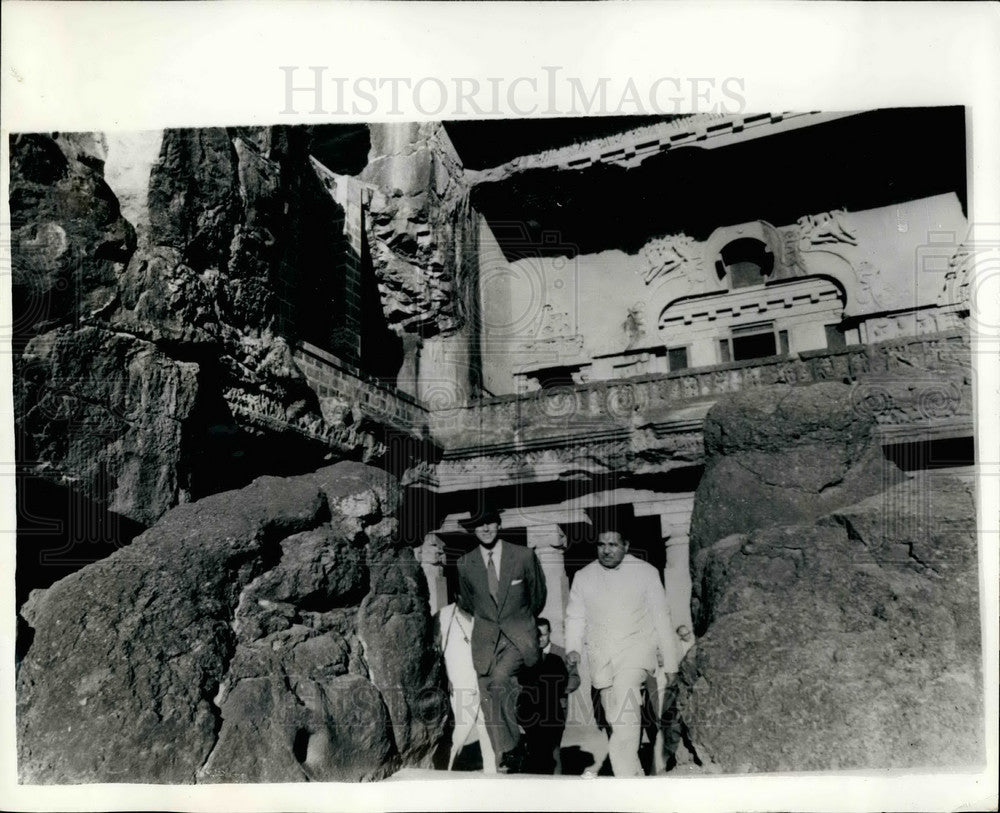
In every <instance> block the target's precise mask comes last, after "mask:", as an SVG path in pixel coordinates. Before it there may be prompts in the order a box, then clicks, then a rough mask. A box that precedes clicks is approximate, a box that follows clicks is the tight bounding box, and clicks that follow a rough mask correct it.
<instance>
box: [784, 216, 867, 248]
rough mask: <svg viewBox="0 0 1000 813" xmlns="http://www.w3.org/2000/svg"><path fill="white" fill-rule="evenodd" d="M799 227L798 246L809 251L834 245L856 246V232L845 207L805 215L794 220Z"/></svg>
mask: <svg viewBox="0 0 1000 813" xmlns="http://www.w3.org/2000/svg"><path fill="white" fill-rule="evenodd" d="M796 225H797V226H798V229H799V240H798V248H799V250H800V251H810V250H811V249H815V248H818V247H827V246H835V245H848V246H856V245H857V244H858V237H857V233H856V231H855V229H854V227H853V226H852V224H851V223H850V220H849V216H848V214H847V210H846V209H834V210H832V211H830V212H821V213H820V214H815V215H805V216H804V217H800V218H799V219H798V220H797V221H796Z"/></svg>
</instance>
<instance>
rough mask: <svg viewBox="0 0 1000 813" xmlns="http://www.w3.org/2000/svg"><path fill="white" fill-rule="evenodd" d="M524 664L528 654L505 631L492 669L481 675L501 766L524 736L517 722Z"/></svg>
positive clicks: (487, 716)
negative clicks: (515, 644)
mask: <svg viewBox="0 0 1000 813" xmlns="http://www.w3.org/2000/svg"><path fill="white" fill-rule="evenodd" d="M523 667H524V658H523V657H522V656H521V653H520V651H519V650H518V648H517V647H516V646H514V644H513V643H512V642H511V641H510V640H509V639H508V638H507V637H506V636H504V635H501V636H500V640H499V641H498V642H497V648H496V651H495V652H494V653H493V663H492V664H491V665H490V671H489V672H488V673H487V674H485V675H480V676H479V703H480V706H481V707H482V710H483V721H484V722H485V723H486V731H487V732H488V733H489V735H490V743H491V744H492V745H493V751H494V752H495V753H496V758H497V766H498V767H499V763H500V760H501V759H502V758H503V756H504V754H507V753H509V752H510V751H513V750H514V748H516V747H517V744H518V743H519V742H520V740H521V729H520V728H519V727H518V725H517V699H518V696H519V695H520V693H521V684H520V682H519V681H518V679H517V677H518V674H519V673H520V671H521V669H522V668H523Z"/></svg>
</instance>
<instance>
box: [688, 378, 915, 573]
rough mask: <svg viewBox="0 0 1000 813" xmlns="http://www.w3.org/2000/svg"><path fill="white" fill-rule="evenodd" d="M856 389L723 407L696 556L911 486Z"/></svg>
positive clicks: (697, 527) (698, 516) (715, 428)
mask: <svg viewBox="0 0 1000 813" xmlns="http://www.w3.org/2000/svg"><path fill="white" fill-rule="evenodd" d="M875 429H876V421H875V418H874V417H873V416H872V415H871V414H870V413H868V412H866V411H863V410H859V409H857V408H856V405H855V402H854V399H853V398H852V389H851V387H850V386H849V385H847V384H842V383H836V382H828V383H820V384H813V385H811V386H805V387H786V386H774V387H761V388H758V389H753V390H746V391H744V392H741V393H737V394H734V395H732V396H729V397H727V398H724V399H722V400H720V401H719V402H718V403H717V404H716V405H715V406H714V407H713V408H712V409H711V410H710V411H709V413H708V415H707V416H706V418H705V428H704V439H705V458H706V463H705V474H704V476H703V477H702V479H701V482H700V483H699V485H698V490H697V491H696V493H695V506H694V512H693V514H692V516H691V552H692V555H694V554H695V553H696V552H697V551H698V550H700V549H701V548H703V547H705V546H706V545H710V544H711V543H713V542H715V541H716V540H718V539H722V538H723V537H726V536H729V535H730V534H733V533H743V532H746V531H750V530H752V529H754V528H766V527H769V526H774V525H790V524H797V523H802V522H808V521H811V520H813V519H815V518H817V517H819V516H821V515H823V514H826V513H828V512H829V511H831V510H833V509H835V508H840V507H842V506H846V505H850V504H851V503H854V502H857V501H858V500H860V499H863V498H864V497H868V496H870V495H872V494H876V493H878V492H880V491H883V490H884V489H886V488H888V487H890V486H892V485H893V484H895V483H897V482H899V481H900V480H901V479H902V474H901V472H900V471H899V470H898V469H897V468H896V467H895V466H894V465H893V464H892V463H890V462H888V461H886V460H885V458H884V456H883V454H882V450H881V447H880V445H879V444H878V442H877V439H876V437H875Z"/></svg>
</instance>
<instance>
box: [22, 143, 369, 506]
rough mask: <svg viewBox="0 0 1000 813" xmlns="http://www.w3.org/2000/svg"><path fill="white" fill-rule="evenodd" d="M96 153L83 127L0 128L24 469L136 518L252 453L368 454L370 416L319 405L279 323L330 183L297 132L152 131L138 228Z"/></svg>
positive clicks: (242, 469) (201, 489) (285, 464)
mask: <svg viewBox="0 0 1000 813" xmlns="http://www.w3.org/2000/svg"><path fill="white" fill-rule="evenodd" d="M104 158H105V145H104V142H103V140H102V138H101V137H100V136H95V135H93V134H60V135H58V136H53V135H22V136H15V137H13V138H12V141H11V215H12V230H13V237H14V239H13V246H12V248H13V277H14V294H15V297H14V313H15V317H16V320H17V324H16V325H15V342H14V344H15V401H16V406H17V408H16V413H15V422H16V426H17V440H18V458H19V460H21V461H22V462H24V463H25V464H27V470H28V471H29V472H30V473H32V474H34V475H36V476H40V477H43V478H47V479H50V480H54V481H56V482H59V483H61V484H64V485H70V486H71V487H75V488H79V489H81V490H82V491H83V492H84V493H85V494H86V495H87V496H88V497H90V498H91V499H94V500H95V501H98V502H100V503H101V504H103V505H105V506H106V507H107V508H108V509H109V510H111V511H114V512H117V513H120V514H122V515H124V516H126V517H128V518H130V519H133V520H136V521H138V522H140V523H143V524H149V523H152V522H154V521H155V520H156V519H157V518H158V517H159V516H161V515H162V514H163V512H164V511H166V510H167V509H168V508H169V507H171V506H173V505H176V504H177V503H179V502H185V501H188V500H190V499H192V498H197V497H199V496H203V495H205V494H208V493H213V492H215V491H219V490H220V489H225V488H231V487H234V486H236V485H242V484H244V483H246V482H248V481H249V480H250V479H251V478H252V477H253V476H254V475H255V474H257V473H262V472H263V471H278V472H289V471H295V470H298V471H302V470H308V469H309V468H312V467H315V466H316V465H318V464H319V463H320V462H321V461H322V460H323V459H324V456H326V455H332V456H333V457H334V458H337V457H344V456H350V457H356V458H362V459H366V460H370V459H372V458H375V457H378V455H379V454H381V453H382V452H383V451H384V444H382V442H381V440H380V436H379V435H378V429H377V427H372V426H370V425H368V426H365V427H361V426H360V425H359V424H358V423H357V422H356V421H354V420H353V419H352V417H351V415H350V411H349V410H348V411H343V412H342V413H340V414H339V415H335V414H334V413H333V412H331V411H330V410H326V411H325V412H324V410H322V409H321V407H320V404H319V402H318V399H317V397H316V394H315V393H314V392H313V390H312V389H310V387H309V386H308V384H307V382H306V380H305V378H304V376H303V375H302V373H301V372H300V370H299V369H298V367H297V366H296V364H295V362H294V360H293V358H292V353H291V349H290V345H289V341H290V339H289V337H288V336H286V334H287V333H288V331H287V330H283V329H281V326H280V325H279V324H278V321H279V311H280V309H281V307H283V305H282V297H284V298H285V299H287V298H288V296H289V295H290V294H289V290H294V284H295V283H294V282H289V281H288V280H289V279H290V277H289V275H290V274H291V273H292V271H293V270H296V269H298V271H296V273H300V272H301V273H306V272H310V271H312V270H313V269H314V268H315V267H316V265H317V263H316V261H315V258H313V257H311V256H302V255H301V253H300V245H299V244H300V243H301V239H300V238H301V229H302V225H301V224H302V223H303V222H305V221H309V219H310V217H313V215H312V214H310V213H309V212H303V211H301V210H300V209H303V208H308V205H309V204H303V203H302V201H303V200H304V199H305V198H306V197H307V196H305V195H304V192H303V190H312V191H313V193H314V197H313V198H310V200H315V199H321V198H322V197H324V196H325V195H326V193H325V191H324V190H323V188H322V184H321V183H320V181H319V180H318V179H317V178H316V177H315V172H314V170H313V168H312V165H311V164H310V161H309V156H308V145H307V143H306V135H305V134H304V132H300V131H294V130H288V129H285V128H233V129H229V130H227V129H221V128H208V129H200V130H169V131H166V132H165V133H164V134H163V138H162V143H161V147H160V154H159V159H158V160H157V161H156V163H155V164H154V165H153V168H152V171H151V173H150V179H149V190H148V195H146V196H144V197H143V198H142V200H140V199H139V198H137V199H136V200H135V201H132V203H133V206H139V205H140V204H142V202H143V201H145V203H144V205H145V206H146V211H145V212H144V213H143V217H142V222H143V231H142V240H141V241H140V242H139V244H138V246H137V241H136V235H135V231H134V229H133V228H132V226H131V225H130V224H129V223H128V222H127V221H125V220H124V219H123V218H122V217H121V214H120V210H119V206H118V201H117V199H116V197H115V195H114V193H113V192H112V191H111V189H110V188H109V187H108V185H107V183H105V181H104V178H103V168H104ZM297 207H298V208H297ZM324 214H327V213H326V211H325V210H324ZM309 222H311V221H309ZM335 227H336V224H335V223H333V224H331V228H335ZM317 250H319V249H317ZM293 276H294V275H293ZM289 286H291V288H289ZM285 304H286V305H287V303H285ZM292 332H294V331H292ZM294 338H295V337H294V336H292V337H291V339H292V340H293V339H294ZM297 461H298V462H297Z"/></svg>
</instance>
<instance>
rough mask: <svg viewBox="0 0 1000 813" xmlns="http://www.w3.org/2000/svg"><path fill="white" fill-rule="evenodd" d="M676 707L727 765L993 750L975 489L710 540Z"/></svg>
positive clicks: (841, 764)
mask: <svg viewBox="0 0 1000 813" xmlns="http://www.w3.org/2000/svg"><path fill="white" fill-rule="evenodd" d="M695 567H696V571H697V576H698V577H697V580H696V582H695V592H696V595H697V597H698V599H699V603H700V606H701V611H702V614H703V618H702V623H703V625H704V626H705V627H706V629H705V632H704V633H703V635H702V636H701V637H700V638H699V639H698V642H697V646H696V647H695V649H694V650H692V652H691V653H690V654H689V655H688V657H687V659H686V660H685V662H684V663H683V665H682V669H681V677H680V681H679V686H678V689H679V692H680V700H679V711H680V716H681V718H682V719H683V720H684V723H685V725H686V727H687V736H688V739H689V741H690V742H691V743H692V744H693V749H694V751H695V752H696V753H697V756H698V759H699V761H701V762H702V763H703V764H705V765H707V766H714V768H715V769H716V770H723V771H733V772H748V771H818V770H860V769H865V770H871V769H876V770H884V769H904V768H906V769H923V770H927V769H942V768H955V767H962V766H965V767H968V766H972V765H976V764H980V763H981V762H982V760H983V759H984V758H985V756H984V755H985V751H984V747H985V743H984V738H983V728H982V720H983V713H984V710H983V687H982V676H981V667H980V663H981V661H980V651H981V650H980V625H979V603H978V570H977V550H976V532H975V511H974V508H973V501H972V494H971V489H970V488H969V487H968V486H967V485H965V484H963V483H962V482H960V481H958V480H956V479H954V478H951V477H948V476H939V477H931V476H926V475H925V476H923V477H921V478H918V479H915V480H912V481H910V482H906V483H901V484H899V485H896V486H893V487H892V488H890V489H888V490H887V491H885V492H884V493H882V494H879V495H876V496H874V497H870V498H868V499H867V500H864V501H862V502H860V503H858V504H856V505H854V506H850V507H848V508H845V509H843V510H840V511H836V512H834V513H832V514H830V515H828V516H826V517H822V518H820V519H819V520H818V521H817V522H816V523H815V524H811V525H798V526H785V527H781V528H767V529H762V530H757V531H753V532H752V533H750V534H748V535H734V536H731V537H727V538H726V539H723V540H719V541H718V542H716V543H714V544H713V545H711V546H709V547H708V548H706V549H704V550H703V551H702V552H701V553H700V554H699V556H698V559H697V562H696V565H695Z"/></svg>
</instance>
